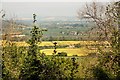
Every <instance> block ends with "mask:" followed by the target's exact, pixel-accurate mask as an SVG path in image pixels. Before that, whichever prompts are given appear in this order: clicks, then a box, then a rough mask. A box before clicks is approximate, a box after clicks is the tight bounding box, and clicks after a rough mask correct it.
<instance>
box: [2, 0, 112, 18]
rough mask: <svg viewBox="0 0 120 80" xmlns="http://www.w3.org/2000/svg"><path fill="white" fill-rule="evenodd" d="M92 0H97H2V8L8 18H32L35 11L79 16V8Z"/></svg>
mask: <svg viewBox="0 0 120 80" xmlns="http://www.w3.org/2000/svg"><path fill="white" fill-rule="evenodd" d="M91 1H95V0H29V2H28V0H2V8H3V10H5V12H6V17H7V18H8V17H17V18H31V15H32V14H33V13H36V14H37V15H39V16H77V11H78V9H80V8H83V6H85V3H86V2H91ZM96 1H98V2H102V1H105V0H96ZM107 1H111V0H107Z"/></svg>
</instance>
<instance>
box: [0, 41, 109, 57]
mask: <svg viewBox="0 0 120 80" xmlns="http://www.w3.org/2000/svg"><path fill="white" fill-rule="evenodd" d="M0 42H1V44H2V45H3V46H4V44H5V41H0ZM54 42H57V45H58V46H64V45H74V44H80V45H83V46H84V47H81V48H70V47H68V48H60V49H57V52H66V53H67V55H68V56H72V55H78V56H86V55H88V53H93V52H96V50H95V49H88V48H86V47H85V46H86V45H95V44H98V43H100V42H94V41H54ZM54 42H50V41H44V42H41V43H39V44H38V45H39V46H54V44H53V43H54ZM13 43H15V44H16V45H17V46H29V44H27V43H26V42H13ZM102 43H104V44H106V43H107V42H102ZM87 47H88V46H87ZM53 50H54V49H44V50H41V52H44V53H46V55H52V53H53Z"/></svg>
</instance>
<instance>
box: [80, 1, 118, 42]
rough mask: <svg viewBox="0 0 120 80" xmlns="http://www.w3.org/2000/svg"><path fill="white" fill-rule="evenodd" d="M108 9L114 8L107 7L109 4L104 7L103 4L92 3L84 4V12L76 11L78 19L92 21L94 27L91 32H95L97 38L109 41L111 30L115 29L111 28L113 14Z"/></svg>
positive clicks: (113, 23)
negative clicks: (97, 35)
mask: <svg viewBox="0 0 120 80" xmlns="http://www.w3.org/2000/svg"><path fill="white" fill-rule="evenodd" d="M111 6H112V7H111ZM108 7H109V8H108ZM110 7H111V8H110ZM110 9H115V8H113V5H109V3H108V5H106V4H105V3H104V4H102V3H100V2H92V3H91V4H86V6H85V8H84V10H82V11H81V10H79V11H78V17H79V18H82V19H83V18H84V19H85V18H86V19H89V20H90V21H93V22H94V23H95V24H96V26H95V27H92V29H91V30H95V32H96V33H97V34H99V37H100V36H101V37H100V38H101V39H102V40H109V39H110V35H111V33H112V31H113V29H116V28H117V27H113V26H115V22H114V20H115V19H114V16H113V14H111V13H110V11H111V10H110ZM114 13H115V12H114ZM91 30H90V32H91Z"/></svg>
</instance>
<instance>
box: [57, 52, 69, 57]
mask: <svg viewBox="0 0 120 80" xmlns="http://www.w3.org/2000/svg"><path fill="white" fill-rule="evenodd" d="M56 56H67V53H66V52H59V53H58V54H57V55H56Z"/></svg>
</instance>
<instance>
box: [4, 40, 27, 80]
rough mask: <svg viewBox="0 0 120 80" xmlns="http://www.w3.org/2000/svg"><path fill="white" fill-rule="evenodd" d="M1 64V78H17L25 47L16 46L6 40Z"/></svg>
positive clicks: (6, 79) (8, 79)
mask: <svg viewBox="0 0 120 80" xmlns="http://www.w3.org/2000/svg"><path fill="white" fill-rule="evenodd" d="M2 51H3V54H2V59H3V65H2V69H3V70H2V77H3V80H11V79H12V80H17V79H18V78H19V75H20V71H21V68H22V66H23V63H24V58H25V57H24V56H25V53H26V52H25V48H24V47H17V46H16V45H15V44H13V43H12V42H6V46H4V47H3V50H2Z"/></svg>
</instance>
